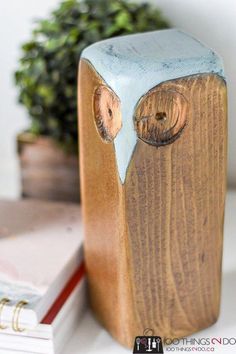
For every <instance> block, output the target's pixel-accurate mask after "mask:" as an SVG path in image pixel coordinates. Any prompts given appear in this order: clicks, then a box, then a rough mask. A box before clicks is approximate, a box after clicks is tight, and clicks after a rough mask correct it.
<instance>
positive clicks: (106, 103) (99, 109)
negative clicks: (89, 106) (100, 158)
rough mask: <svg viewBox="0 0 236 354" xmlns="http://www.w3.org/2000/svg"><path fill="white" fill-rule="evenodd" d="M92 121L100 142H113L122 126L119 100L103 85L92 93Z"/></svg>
mask: <svg viewBox="0 0 236 354" xmlns="http://www.w3.org/2000/svg"><path fill="white" fill-rule="evenodd" d="M94 119H95V123H96V127H97V130H98V133H99V134H100V136H101V138H102V140H103V141H104V142H111V141H113V140H114V138H115V137H116V135H117V133H118V132H119V130H120V129H121V126H122V120H121V110H120V100H119V98H118V97H117V96H116V95H115V93H114V92H113V91H112V90H111V89H109V88H108V87H107V86H105V85H100V86H98V87H97V88H96V90H95V92H94Z"/></svg>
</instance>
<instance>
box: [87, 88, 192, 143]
mask: <svg viewBox="0 0 236 354" xmlns="http://www.w3.org/2000/svg"><path fill="white" fill-rule="evenodd" d="M186 117H187V100H186V99H185V97H184V96H183V95H182V94H180V93H178V92H177V91H176V90H174V89H171V90H163V89H161V88H160V87H158V86H157V87H155V88H153V89H152V90H150V91H149V92H148V93H147V94H146V95H144V96H143V97H142V98H141V99H140V101H139V102H138V104H137V106H136V109H135V112H134V115H133V124H134V129H135V131H136V134H137V137H138V138H139V139H141V140H142V141H144V142H145V143H147V144H150V145H154V146H161V145H166V144H170V143H172V142H173V141H174V140H175V139H177V138H178V136H179V135H180V134H181V132H182V130H183V129H184V127H185V124H186ZM94 118H95V124H96V128H97V131H98V133H99V135H100V137H101V139H102V140H103V141H104V142H105V143H110V142H112V141H113V140H114V139H115V138H116V136H117V134H118V133H119V131H120V130H121V129H122V115H121V103H120V100H119V98H118V97H117V95H116V94H115V93H114V92H113V91H112V90H111V89H110V88H108V87H107V86H105V85H101V86H99V87H97V88H96V90H95V93H94Z"/></svg>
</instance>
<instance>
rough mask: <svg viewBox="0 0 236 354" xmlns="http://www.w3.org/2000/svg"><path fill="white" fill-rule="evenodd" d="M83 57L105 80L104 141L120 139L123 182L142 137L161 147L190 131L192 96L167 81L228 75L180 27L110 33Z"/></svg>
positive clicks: (98, 115) (100, 118) (97, 111)
mask: <svg viewBox="0 0 236 354" xmlns="http://www.w3.org/2000/svg"><path fill="white" fill-rule="evenodd" d="M193 53H194V55H193ZM82 59H85V60H87V61H88V62H89V63H90V64H91V65H92V66H93V68H94V69H95V72H96V73H97V74H98V75H99V76H100V77H101V79H102V82H103V85H101V87H97V88H96V91H95V93H94V103H93V108H94V117H95V118H94V120H95V125H96V129H97V132H98V134H99V135H100V137H101V139H102V141H103V142H104V143H111V142H112V143H113V144H114V153H115V156H116V162H117V169H118V173H119V176H120V180H121V182H122V183H124V182H125V178H126V173H127V169H128V166H129V164H130V161H131V158H132V155H133V153H134V150H135V147H136V145H137V142H138V141H139V140H142V141H143V142H144V143H146V144H148V145H150V148H154V147H161V146H164V145H167V144H171V143H173V142H174V141H175V140H176V139H178V138H179V137H180V135H181V134H182V132H183V133H184V130H185V126H186V124H187V120H188V102H187V99H186V98H185V96H184V95H183V94H181V93H180V92H183V90H182V89H180V87H178V85H177V84H175V83H174V84H173V85H172V86H173V87H172V88H171V89H165V88H164V86H163V84H164V83H166V82H172V83H173V82H174V80H175V79H178V78H184V77H188V76H191V75H197V74H202V73H209V72H210V73H215V74H218V75H220V76H222V64H221V61H220V59H219V58H218V57H217V56H216V55H215V54H214V53H213V52H212V51H211V50H210V49H209V48H206V47H205V46H203V45H202V44H201V43H200V42H199V41H197V40H194V39H193V38H192V37H190V36H188V35H186V34H185V33H183V32H181V31H178V30H167V31H154V32H148V33H142V34H137V35H132V36H123V37H117V38H110V39H107V40H104V41H102V42H99V43H95V44H93V45H91V46H90V47H88V48H86V49H85V50H84V51H83V53H82ZM186 97H188V94H187V95H186Z"/></svg>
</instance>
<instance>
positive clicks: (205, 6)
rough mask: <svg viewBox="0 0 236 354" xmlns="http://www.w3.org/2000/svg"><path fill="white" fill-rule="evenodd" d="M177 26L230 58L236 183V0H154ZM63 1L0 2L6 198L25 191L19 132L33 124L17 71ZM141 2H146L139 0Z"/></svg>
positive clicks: (233, 178) (0, 192)
mask: <svg viewBox="0 0 236 354" xmlns="http://www.w3.org/2000/svg"><path fill="white" fill-rule="evenodd" d="M150 1H151V2H153V3H154V4H156V5H158V6H159V7H161V8H162V10H163V12H164V14H166V16H167V17H168V18H169V19H170V20H171V21H172V24H173V25H174V26H177V27H179V28H182V29H184V30H186V31H188V32H190V33H192V34H193V35H195V36H196V37H198V38H199V39H200V40H202V41H203V42H205V43H206V44H208V45H210V46H211V47H213V48H214V49H216V51H217V52H218V53H219V54H220V55H221V56H222V57H223V58H224V61H225V68H226V75H227V79H228V88H229V117H230V119H229V181H230V184H231V185H233V184H234V186H235V187H236V157H235V153H236V118H235V116H236V100H234V92H235V93H236V65H235V58H236V20H235V19H236V1H235V0H150ZM58 2H59V0H40V1H38V0H0V14H1V21H0V45H1V46H0V51H1V52H0V54H1V55H0V67H1V76H0V97H1V104H0V161H1V164H0V176H1V178H0V198H2V197H15V196H16V195H19V188H20V186H19V178H18V176H19V169H18V164H17V158H16V154H15V136H16V134H17V133H18V132H19V131H21V130H22V129H23V128H25V127H27V125H28V120H27V114H26V112H25V110H24V109H23V108H22V107H21V106H19V105H18V104H17V102H16V89H15V87H14V83H13V75H12V74H13V71H14V69H16V67H17V59H18V58H19V55H20V50H19V47H20V44H21V43H22V42H24V41H25V40H27V39H28V38H29V35H30V29H31V28H32V23H33V20H34V19H35V18H38V17H43V16H45V15H46V14H47V13H48V12H49V11H50V9H52V8H53V7H54V6H55V5H56V4H57V3H58ZM139 2H140V1H139Z"/></svg>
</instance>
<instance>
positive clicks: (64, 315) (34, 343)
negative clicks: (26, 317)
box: [0, 271, 87, 354]
mask: <svg viewBox="0 0 236 354" xmlns="http://www.w3.org/2000/svg"><path fill="white" fill-rule="evenodd" d="M80 273H81V274H80V277H79V279H78V276H77V282H74V284H73V286H72V288H71V286H70V288H71V289H70V291H68V289H67V290H66V288H65V290H64V293H67V294H68V296H67V297H65V298H64V302H63V305H62V307H61V308H57V311H56V312H54V311H52V314H51V316H49V318H48V319H47V320H46V321H43V322H42V323H40V324H39V325H38V326H37V327H36V328H35V329H34V330H31V331H30V330H29V331H24V333H23V332H16V333H15V334H12V333H11V334H10V333H4V332H0V354H10V353H15V354H19V353H25V354H26V353H31V354H34V353H37V354H59V353H62V352H63V349H64V346H65V345H66V343H67V341H68V340H69V339H70V337H71V335H72V334H73V332H74V331H75V329H76V328H77V326H78V324H79V322H80V320H81V318H82V316H83V314H84V312H85V309H86V305H87V300H86V299H87V296H86V293H87V288H86V281H85V276H84V272H83V271H82V272H80ZM59 298H60V296H59ZM45 322H47V323H45Z"/></svg>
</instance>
